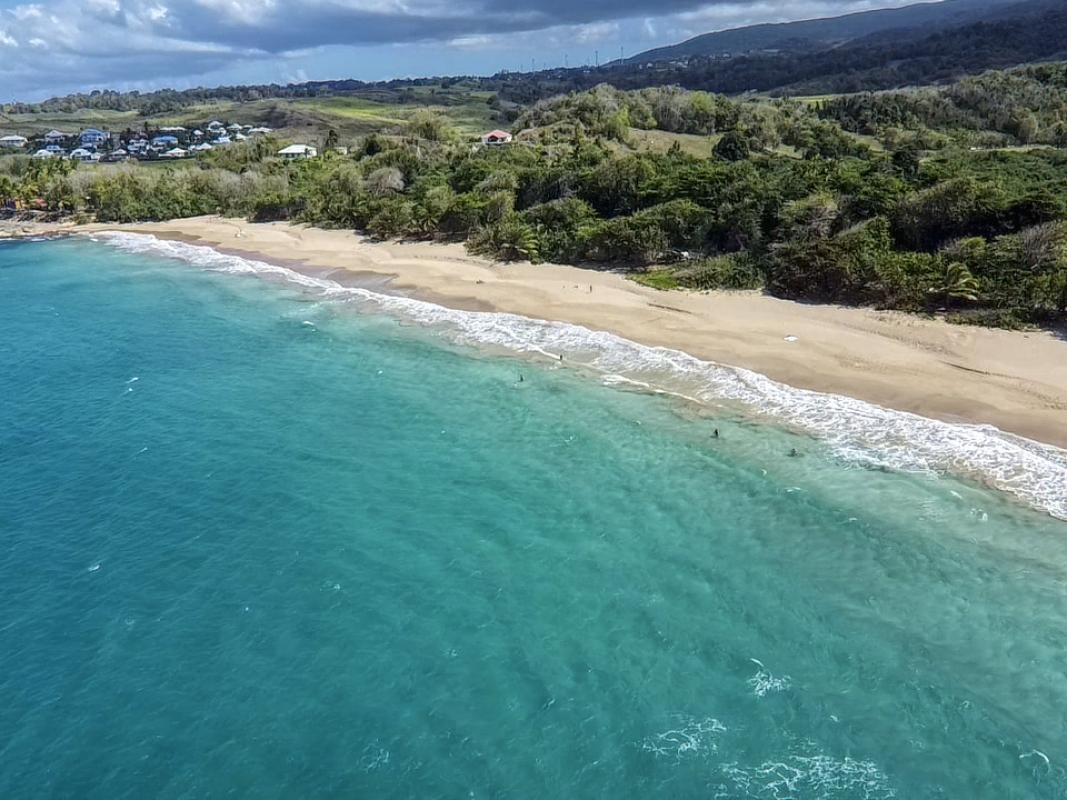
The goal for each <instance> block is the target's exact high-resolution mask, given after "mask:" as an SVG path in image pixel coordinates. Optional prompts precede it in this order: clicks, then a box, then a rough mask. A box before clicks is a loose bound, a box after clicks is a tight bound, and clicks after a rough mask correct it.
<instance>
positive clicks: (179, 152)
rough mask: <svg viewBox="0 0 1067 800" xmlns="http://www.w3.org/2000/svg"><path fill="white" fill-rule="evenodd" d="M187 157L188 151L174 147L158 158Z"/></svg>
mask: <svg viewBox="0 0 1067 800" xmlns="http://www.w3.org/2000/svg"><path fill="white" fill-rule="evenodd" d="M187 155H189V151H188V150H182V149H181V148H180V147H175V148H174V149H173V150H168V151H167V152H165V153H164V154H163V155H161V156H160V158H185V157H186V156H187Z"/></svg>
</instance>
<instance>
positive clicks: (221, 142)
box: [211, 134, 232, 147]
mask: <svg viewBox="0 0 1067 800" xmlns="http://www.w3.org/2000/svg"><path fill="white" fill-rule="evenodd" d="M211 143H212V144H213V145H215V146H216V147H223V146H225V145H228V144H232V142H231V141H230V137H229V136H226V135H225V134H223V135H222V136H219V137H217V138H216V139H214V140H213V141H212V142H211Z"/></svg>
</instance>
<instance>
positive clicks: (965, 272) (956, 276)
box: [930, 261, 979, 308]
mask: <svg viewBox="0 0 1067 800" xmlns="http://www.w3.org/2000/svg"><path fill="white" fill-rule="evenodd" d="M978 289H979V286H978V279H977V278H976V277H974V275H972V274H971V271H970V270H969V269H967V265H966V264H962V263H960V262H959V261H950V262H949V263H948V265H947V266H946V267H945V274H944V275H943V276H942V278H941V285H940V286H934V287H932V288H931V289H930V294H935V295H940V296H941V297H943V298H944V302H945V308H949V307H950V306H951V305H952V301H953V300H961V301H963V302H967V303H977V302H978Z"/></svg>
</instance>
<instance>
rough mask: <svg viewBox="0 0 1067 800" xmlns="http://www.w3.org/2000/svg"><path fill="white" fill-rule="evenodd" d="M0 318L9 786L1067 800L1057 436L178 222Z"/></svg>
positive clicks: (8, 299)
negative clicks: (851, 393) (251, 254)
mask: <svg viewBox="0 0 1067 800" xmlns="http://www.w3.org/2000/svg"><path fill="white" fill-rule="evenodd" d="M0 312H2V313H0V580H2V586H0V798H4V800H22V799H23V798H86V799H95V798H101V799H104V798H106V799H107V800H116V799H118V798H245V797H249V798H251V797H254V798H468V799H475V798H477V799H479V800H480V799H482V798H610V799H611V800H627V799H629V798H772V799H773V800H785V798H791V799H792V800H816V799H819V800H822V799H826V800H853V799H856V800H859V799H865V798H876V799H878V800H882V799H884V798H901V799H902V800H910V799H912V798H914V799H916V800H920V799H923V798H931V799H933V798H937V799H939V800H971V799H972V798H990V800H1010V799H1012V798H1063V797H1064V796H1065V793H1067V523H1065V522H1063V521H1061V520H1060V519H1057V516H1059V517H1063V516H1067V505H1065V503H1067V461H1065V459H1064V454H1063V453H1062V452H1061V451H1058V450H1054V449H1052V448H1046V447H1042V446H1040V445H1037V444H1034V443H1031V442H1026V441H1024V440H1019V439H1015V438H1013V437H1010V436H1004V435H1001V434H999V433H998V432H996V431H994V430H991V429H986V428H978V427H963V426H952V425H945V424H942V423H935V422H931V421H928V420H922V419H921V418H917V417H911V416H909V415H906V414H898V413H895V412H890V411H886V410H884V409H878V408H875V407H873V406H867V405H865V404H862V403H859V402H857V401H852V400H849V399H847V398H840V397H830V396H823V395H814V394H812V393H806V392H797V391H794V390H791V389H789V388H788V387H782V386H780V385H778V384H773V383H772V382H770V381H768V380H767V379H765V378H762V377H761V376H758V375H754V374H752V373H746V372H744V371H741V370H730V369H727V368H724V367H718V366H716V365H709V364H703V363H701V362H697V361H696V360H695V359H691V358H689V357H687V356H684V355H683V354H680V353H673V352H670V351H662V350H653V349H649V348H642V347H640V346H638V345H635V344H633V343H628V342H625V341H623V340H619V339H615V338H614V337H611V336H608V335H606V334H596V333H592V332H589V331H584V330H582V329H580V328H573V327H569V326H565V325H558V324H553V323H545V322H538V321H535V320H523V319H520V318H516V317H508V316H507V315H500V314H477V313H468V312H452V311H447V310H445V309H441V308H438V307H436V306H432V305H429V304H426V303H420V302H418V301H415V300H412V299H406V298H395V297H386V296H383V295H380V294H375V293H374V292H372V291H370V290H368V289H366V288H360V287H347V288H346V287H342V286H340V285H338V284H336V283H334V282H333V281H331V280H329V278H328V276H302V275H297V274H296V273H292V272H289V271H288V270H285V269H282V268H279V267H270V266H268V265H265V264H258V263H256V262H252V261H246V260H243V259H240V258H236V257H233V256H224V255H220V254H216V253H214V252H213V251H210V250H207V249H205V248H199V247H192V246H189V245H179V244H172V243H166V242H159V241H157V240H155V239H151V238H150V237H146V236H133V235H125V236H111V237H107V238H106V239H105V238H104V237H101V239H100V241H90V240H88V239H65V240H51V241H21V242H9V243H5V244H0ZM800 344H802V343H800ZM798 352H800V351H798ZM560 353H563V354H564V355H565V360H564V361H563V362H560V361H559V359H558V354H560ZM657 389H661V390H663V391H657ZM685 398H689V399H685ZM715 429H718V431H719V436H718V437H717V438H716V437H715V436H714V435H713V432H714V431H715ZM793 449H796V450H797V452H798V456H797V457H790V455H789V453H790V451H791V450H793ZM992 487H997V488H996V489H995V488H992Z"/></svg>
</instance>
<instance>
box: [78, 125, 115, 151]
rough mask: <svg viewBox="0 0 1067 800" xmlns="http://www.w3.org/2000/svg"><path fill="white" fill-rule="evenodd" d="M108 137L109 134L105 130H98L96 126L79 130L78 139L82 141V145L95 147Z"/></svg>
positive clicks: (109, 136)
mask: <svg viewBox="0 0 1067 800" xmlns="http://www.w3.org/2000/svg"><path fill="white" fill-rule="evenodd" d="M110 138H111V134H110V133H107V132H106V131H99V130H97V129H96V128H86V129H85V130H84V131H82V132H81V136H79V137H78V140H79V141H80V142H81V143H82V147H96V146H97V145H101V144H103V143H104V142H106V141H107V140H108V139H110Z"/></svg>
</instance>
